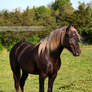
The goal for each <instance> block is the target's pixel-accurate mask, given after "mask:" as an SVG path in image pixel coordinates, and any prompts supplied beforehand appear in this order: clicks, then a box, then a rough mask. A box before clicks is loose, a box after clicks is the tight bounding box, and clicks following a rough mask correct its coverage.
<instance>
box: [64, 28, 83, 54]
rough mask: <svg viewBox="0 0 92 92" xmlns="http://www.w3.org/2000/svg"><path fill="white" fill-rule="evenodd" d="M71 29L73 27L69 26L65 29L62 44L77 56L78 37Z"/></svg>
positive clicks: (78, 49) (78, 50)
mask: <svg viewBox="0 0 92 92" xmlns="http://www.w3.org/2000/svg"><path fill="white" fill-rule="evenodd" d="M72 30H74V28H71V27H70V28H69V29H67V32H66V34H65V36H66V37H65V40H64V45H65V47H66V48H67V49H68V50H69V51H71V52H72V53H73V55H74V56H79V55H80V54H81V50H80V47H79V44H78V41H79V38H78V35H77V34H76V32H75V31H72Z"/></svg>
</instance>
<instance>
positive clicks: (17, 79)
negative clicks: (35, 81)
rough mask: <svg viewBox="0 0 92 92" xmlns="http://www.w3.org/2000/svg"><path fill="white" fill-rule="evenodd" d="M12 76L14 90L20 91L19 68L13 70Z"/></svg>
mask: <svg viewBox="0 0 92 92" xmlns="http://www.w3.org/2000/svg"><path fill="white" fill-rule="evenodd" d="M13 78H14V82H15V89H16V92H22V91H21V89H20V70H19V68H17V69H16V71H15V72H13Z"/></svg>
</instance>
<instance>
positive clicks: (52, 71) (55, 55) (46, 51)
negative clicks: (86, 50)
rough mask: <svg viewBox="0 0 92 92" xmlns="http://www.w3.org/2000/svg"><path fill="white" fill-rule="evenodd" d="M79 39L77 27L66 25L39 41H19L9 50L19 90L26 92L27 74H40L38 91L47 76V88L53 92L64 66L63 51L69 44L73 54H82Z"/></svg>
mask: <svg viewBox="0 0 92 92" xmlns="http://www.w3.org/2000/svg"><path fill="white" fill-rule="evenodd" d="M79 40H80V35H79V34H78V32H77V29H75V28H74V27H73V26H63V27H60V28H58V29H56V30H54V31H52V32H51V33H50V34H49V36H47V37H46V38H45V39H43V40H41V41H40V42H38V43H37V44H36V45H34V44H32V43H29V42H26V41H20V42H18V43H16V44H15V45H14V47H13V48H12V49H11V51H10V66H11V70H12V72H13V78H14V83H15V90H16V92H24V84H25V81H26V79H27V77H28V74H35V75H39V92H44V81H45V79H46V77H48V89H47V92H52V91H53V90H52V89H53V84H54V80H55V79H56V77H57V73H58V70H59V69H60V66H61V59H60V54H61V52H62V51H63V49H64V48H66V49H68V50H69V51H70V52H71V53H72V54H73V56H80V54H81V50H80V46H79V44H78V42H79ZM20 70H21V71H22V72H20ZM21 73H22V75H21Z"/></svg>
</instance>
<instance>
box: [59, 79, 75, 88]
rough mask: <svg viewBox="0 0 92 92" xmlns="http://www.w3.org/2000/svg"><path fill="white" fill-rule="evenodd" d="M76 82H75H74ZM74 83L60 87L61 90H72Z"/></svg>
mask: <svg viewBox="0 0 92 92" xmlns="http://www.w3.org/2000/svg"><path fill="white" fill-rule="evenodd" d="M74 82H75V81H74ZM74 82H72V83H70V84H67V85H63V86H61V87H59V89H66V88H71V87H73V86H74Z"/></svg>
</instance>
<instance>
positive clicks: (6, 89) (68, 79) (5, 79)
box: [0, 46, 92, 92]
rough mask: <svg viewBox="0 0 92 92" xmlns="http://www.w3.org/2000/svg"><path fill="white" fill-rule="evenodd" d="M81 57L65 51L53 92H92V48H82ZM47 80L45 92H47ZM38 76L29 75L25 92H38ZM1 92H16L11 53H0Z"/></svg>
mask: <svg viewBox="0 0 92 92" xmlns="http://www.w3.org/2000/svg"><path fill="white" fill-rule="evenodd" d="M81 50H82V54H81V56H80V57H74V56H73V55H72V54H71V53H70V52H69V51H67V50H64V51H63V53H62V55H61V58H62V66H61V68H60V70H59V72H58V76H57V78H56V80H55V83H54V89H53V92H92V46H82V49H81ZM47 80H48V79H46V81H45V92H47V91H46V90H47ZM38 90H39V83H38V76H37V75H36V76H35V75H29V77H28V79H27V81H26V84H25V92H38ZM0 92H15V89H14V83H13V77H12V72H11V69H10V65H9V52H7V51H5V50H3V51H2V52H0Z"/></svg>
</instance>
